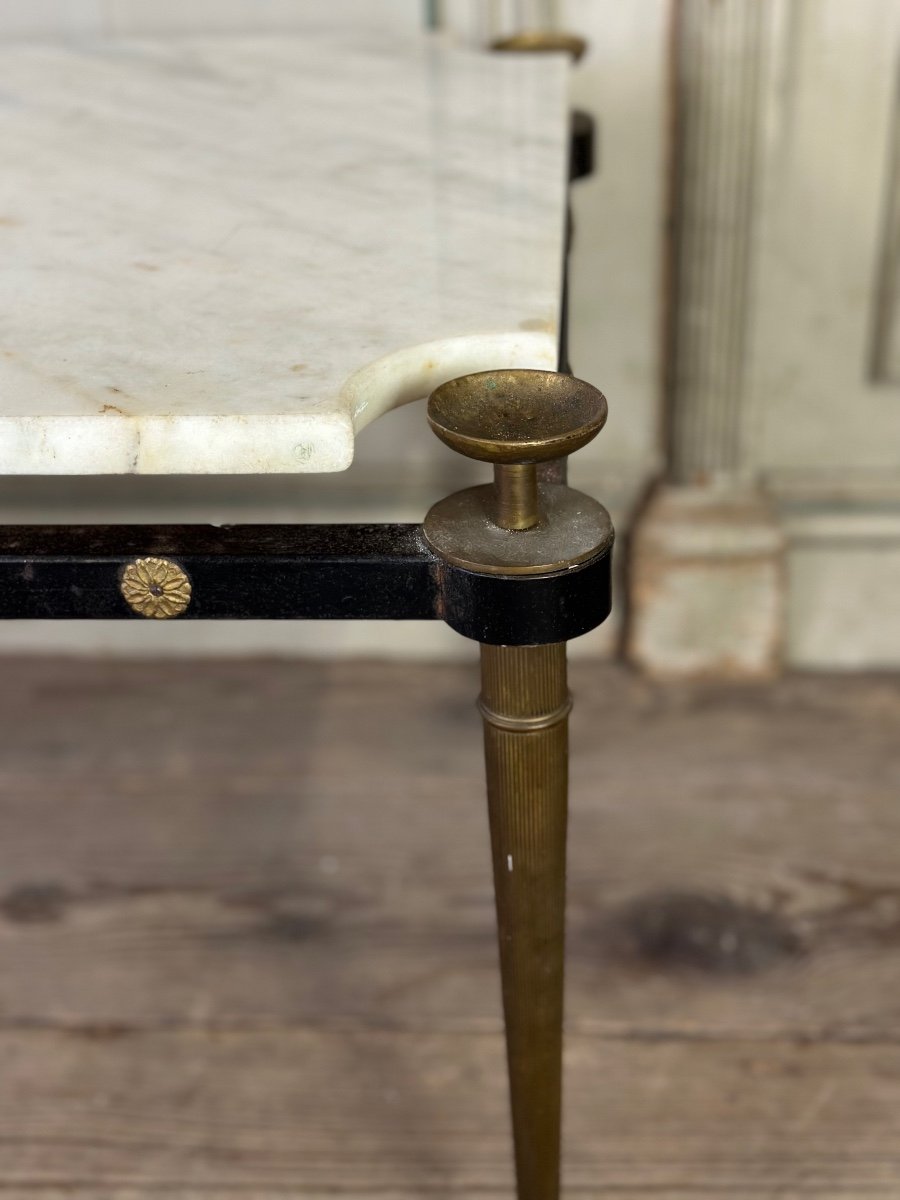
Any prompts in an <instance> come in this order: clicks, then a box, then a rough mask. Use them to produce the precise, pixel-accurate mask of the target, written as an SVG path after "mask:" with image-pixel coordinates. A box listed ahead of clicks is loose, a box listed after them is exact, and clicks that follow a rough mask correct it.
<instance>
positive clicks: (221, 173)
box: [0, 31, 567, 474]
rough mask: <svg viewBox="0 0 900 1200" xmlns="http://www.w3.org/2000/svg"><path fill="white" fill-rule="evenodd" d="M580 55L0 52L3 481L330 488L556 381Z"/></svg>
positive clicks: (336, 44) (323, 40)
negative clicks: (435, 428) (573, 79)
mask: <svg viewBox="0 0 900 1200" xmlns="http://www.w3.org/2000/svg"><path fill="white" fill-rule="evenodd" d="M566 73H567V65H566V63H565V61H564V60H563V59H561V58H558V57H556V56H553V57H552V58H546V57H540V56H537V57H528V56H518V55H516V56H513V55H509V56H492V55H489V54H481V53H477V52H474V51H469V50H459V49H453V48H450V47H448V46H445V45H443V44H441V43H438V42H435V41H429V40H428V39H427V38H424V37H423V38H422V39H421V40H411V41H408V42H403V41H400V42H397V41H396V40H392V41H388V40H387V39H379V38H378V37H377V36H376V37H374V38H373V37H371V35H370V36H369V37H368V38H367V39H365V38H364V39H359V38H357V39H356V40H354V38H353V37H343V38H342V37H338V36H333V35H332V36H329V35H325V34H323V33H321V31H320V32H318V33H317V34H316V35H315V36H309V37H281V38H274V37H265V38H234V37H220V38H205V39H178V40H171V41H162V40H160V41H144V40H142V41H134V42H132V41H126V42H116V41H109V42H101V43H91V44H84V45H78V44H73V45H67V46H65V45H64V46H55V47H54V46H49V45H37V44H35V45H28V44H19V45H10V46H6V47H3V48H0V146H2V169H0V264H2V266H0V472H3V473H18V474H23V473H30V474H45V473H53V474H87V473H121V472H142V473H157V474H160V473H162V474H165V473H191V472H201V473H202V472H215V473H240V472H258V473H262V472H295V471H333V470H340V469H342V468H344V467H346V466H347V465H348V464H349V463H350V461H351V458H352V454H353V441H354V435H355V433H357V432H358V431H359V430H360V429H361V428H363V427H364V426H365V425H366V424H367V423H368V422H369V421H371V420H372V419H373V418H375V417H376V416H378V415H379V414H380V413H382V412H384V411H386V410H388V409H390V408H392V407H395V406H396V405H398V404H401V403H405V402H406V401H408V400H412V399H417V398H419V397H421V396H424V395H425V394H427V392H428V391H429V390H430V389H431V388H432V387H433V386H435V385H436V384H437V383H438V382H440V381H442V380H443V379H446V378H449V377H451V376H453V375H457V374H462V373H464V372H466V371H470V370H481V369H490V368H493V367H505V366H524V367H544V368H552V367H554V366H555V363H556V347H557V335H558V314H559V308H560V279H561V267H562V252H563V229H564V208H565V166H566V150H567V119H566Z"/></svg>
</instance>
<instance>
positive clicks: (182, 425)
mask: <svg viewBox="0 0 900 1200" xmlns="http://www.w3.org/2000/svg"><path fill="white" fill-rule="evenodd" d="M557 365H558V345H557V337H556V332H555V331H552V332H551V331H546V332H544V331H540V332H537V331H529V332H520V333H501V334H475V335H468V336H463V337H456V338H447V339H441V340H438V341H434V342H426V343H423V344H421V345H418V346H411V347H407V348H405V349H402V350H397V351H394V352H392V353H391V354H387V355H385V356H384V357H383V358H379V359H376V360H375V361H374V362H372V363H369V364H368V365H367V366H365V367H362V368H361V369H360V370H358V371H356V372H355V373H354V374H353V375H351V376H350V378H349V379H348V380H347V382H346V383H345V384H344V387H343V388H342V390H341V393H340V399H341V401H342V403H343V406H344V411H343V412H333V413H322V412H319V413H315V414H309V413H299V412H298V413H266V414H259V415H247V414H233V415H230V414H224V413H210V414H208V415H204V414H190V415H188V414H179V415H173V416H129V415H125V414H121V415H118V414H115V413H110V412H105V413H102V414H100V413H95V414H85V415H84V416H73V415H71V414H69V415H66V416H58V417H54V416H48V415H41V416H35V417H26V416H7V417H4V416H0V474H4V475H270V474H303V473H325V472H334V471H343V470H346V469H347V467H349V466H350V464H351V462H352V461H353V443H354V437H355V435H356V434H357V433H359V431H360V430H362V429H364V428H365V427H366V425H368V424H370V423H371V422H372V421H374V420H375V419H376V418H377V417H379V416H382V415H383V414H384V413H386V412H389V411H391V410H392V409H394V408H398V407H400V406H401V405H403V404H409V403H411V402H413V401H415V400H421V399H425V398H426V397H427V396H428V395H429V393H430V392H432V391H433V390H434V389H435V388H436V387H438V385H439V384H441V383H445V382H446V381H447V380H448V379H454V378H456V377H457V376H459V375H466V374H469V373H470V372H474V371H490V370H503V369H507V368H511V367H517V368H524V369H532V370H550V371H553V370H556V369H557ZM422 419H423V420H424V419H425V418H424V414H423V418H422Z"/></svg>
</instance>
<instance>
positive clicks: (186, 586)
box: [119, 558, 191, 621]
mask: <svg viewBox="0 0 900 1200" xmlns="http://www.w3.org/2000/svg"><path fill="white" fill-rule="evenodd" d="M119 587H120V589H121V592H122V595H123V596H124V597H125V599H126V601H127V602H128V604H129V605H130V606H131V608H133V609H134V611H135V612H136V613H140V615H141V616H142V617H153V618H155V619H156V620H157V621H165V620H166V619H167V618H169V617H180V616H181V614H182V613H183V612H184V611H185V609H186V608H187V606H188V605H189V604H190V602H191V581H190V579H189V578H188V576H187V572H186V571H184V570H182V568H181V567H179V566H178V564H177V563H173V562H172V561H171V560H170V559H168V558H136V559H135V560H134V562H132V563H129V564H128V566H127V567H126V568H125V570H124V571H123V572H122V581H121V583H120V584H119Z"/></svg>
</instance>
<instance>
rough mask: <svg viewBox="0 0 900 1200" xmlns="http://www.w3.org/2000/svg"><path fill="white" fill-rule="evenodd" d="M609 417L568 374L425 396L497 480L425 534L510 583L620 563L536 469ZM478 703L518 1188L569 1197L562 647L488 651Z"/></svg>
mask: <svg viewBox="0 0 900 1200" xmlns="http://www.w3.org/2000/svg"><path fill="white" fill-rule="evenodd" d="M605 420H606V401H605V400H604V398H603V396H602V394H601V393H600V392H598V391H597V389H596V388H593V387H591V385H590V384H587V383H584V382H583V381H582V380H578V379H573V378H572V377H571V376H569V375H563V374H555V373H553V372H549V371H530V370H505V371H481V372H477V373H475V374H472V375H464V376H462V377H460V378H459V379H451V380H450V381H449V382H447V383H445V384H442V385H441V386H440V387H439V388H437V389H436V390H435V391H434V392H432V394H431V396H430V397H429V400H428V421H429V424H430V425H431V428H432V429H433V430H434V432H435V433H436V434H437V435H438V437H439V438H440V439H441V441H443V442H444V443H445V444H446V445H448V446H450V447H451V448H452V449H454V450H458V451H459V452H460V453H461V454H465V455H467V456H468V457H469V458H475V459H479V460H481V461H483V462H490V463H493V464H494V486H493V488H484V487H482V488H469V489H467V490H466V491H463V492H458V493H457V494H456V495H454V496H449V497H447V499H446V500H443V501H438V503H437V504H435V505H434V506H433V507H432V508H431V509H430V510H429V512H428V515H427V516H426V518H425V521H424V522H423V526H422V531H423V534H424V536H425V539H426V541H427V542H428V544H429V546H430V547H431V549H432V551H433V552H434V553H435V554H436V555H438V556H439V558H441V559H443V560H444V562H445V563H447V564H450V565H452V566H453V567H455V568H462V569H464V570H466V571H471V572H474V573H476V574H478V573H480V574H482V575H485V576H487V575H505V576H507V578H508V577H510V576H516V575H521V576H523V578H524V576H526V575H532V576H534V575H538V574H542V575H545V576H546V577H547V578H552V577H553V576H554V575H556V574H558V573H559V572H562V571H569V570H572V569H577V567H578V564H579V563H584V562H587V561H589V560H591V559H593V558H595V556H598V555H607V556H608V554H609V550H610V547H611V545H612V525H611V524H610V521H609V514H608V513H607V512H606V510H605V509H604V508H603V507H602V506H601V505H598V504H597V503H596V501H593V500H590V499H589V498H588V497H587V496H583V495H581V493H579V492H573V491H571V490H570V489H568V488H566V487H564V486H563V485H562V483H561V482H555V483H550V484H548V482H547V481H546V480H544V481H541V480H540V478H539V474H538V467H539V466H546V465H547V464H548V463H550V462H552V461H553V460H557V459H560V458H562V457H564V456H565V455H567V454H572V453H573V452H574V451H576V450H578V449H579V448H580V447H581V446H584V445H586V444H587V443H588V442H589V441H590V440H591V438H592V437H594V436H595V435H596V434H597V433H598V432H599V431H600V429H602V427H603V423H604V421H605ZM598 599H599V596H598ZM608 611H609V609H608V605H607V607H606V612H608ZM604 615H605V613H603V614H601V615H600V616H599V620H602V619H603V616H604ZM515 632H517V631H516V630H515V629H513V631H512V633H511V634H509V635H507V636H509V637H510V640H514V637H513V635H514V633H515ZM519 632H521V631H519ZM484 636H485V637H488V636H489V634H488V631H487V630H486V631H485V634H484ZM525 636H526V637H527V636H528V635H527V634H526V635H525ZM561 636H563V637H565V636H567V635H566V634H565V633H562V634H561ZM481 712H482V716H483V717H484V744H485V757H486V761H487V790H488V810H489V814H490V825H491V846H492V848H493V862H494V890H495V893H496V897H497V923H498V928H499V934H500V973H501V976H502V983H503V1011H504V1016H505V1019H506V1051H507V1059H508V1062H509V1087H510V1098H511V1101H512V1123H513V1139H514V1142H515V1159H516V1180H517V1194H518V1198H519V1200H558V1197H559V1165H560V1115H561V1091H562V1019H563V954H564V940H565V888H566V823H567V812H566V806H567V793H568V766H569V764H568V752H569V750H568V713H569V694H568V691H567V689H566V645H565V642H556V643H551V644H549V645H541V646H503V645H499V646H498V645H482V647H481Z"/></svg>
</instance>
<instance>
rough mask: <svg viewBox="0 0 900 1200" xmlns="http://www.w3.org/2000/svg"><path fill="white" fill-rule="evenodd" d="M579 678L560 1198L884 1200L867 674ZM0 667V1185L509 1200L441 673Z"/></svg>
mask: <svg viewBox="0 0 900 1200" xmlns="http://www.w3.org/2000/svg"><path fill="white" fill-rule="evenodd" d="M572 675H573V685H574V689H575V692H576V697H577V701H578V703H577V705H576V709H575V714H574V718H573V742H574V746H573V749H574V761H573V796H572V822H571V870H570V886H569V891H570V921H569V967H570V971H569V990H568V1000H567V1024H568V1030H569V1040H568V1048H567V1056H568V1069H569V1074H568V1085H567V1086H568V1092H567V1115H566V1135H567V1136H566V1180H567V1186H568V1189H569V1192H570V1193H573V1194H583V1195H596V1194H602V1195H603V1196H604V1197H610V1198H612V1200H617V1198H618V1200H624V1198H625V1197H626V1196H627V1197H634V1196H635V1195H647V1196H657V1197H658V1196H660V1195H665V1196H666V1197H667V1200H668V1198H671V1200H679V1198H680V1200H688V1198H691V1200H694V1198H695V1197H697V1198H698V1200H699V1197H703V1198H704V1200H709V1198H710V1197H717V1196H721V1197H723V1198H725V1197H727V1198H728V1200H750V1198H751V1197H752V1198H753V1200H761V1198H768V1197H772V1200H774V1198H775V1197H778V1198H779V1200H790V1198H793V1197H795V1196H796V1197H798V1198H799V1197H801V1196H803V1197H809V1196H816V1197H817V1198H820V1200H838V1198H840V1200H850V1198H851V1197H852V1198H854V1200H855V1198H856V1197H859V1198H860V1200H861V1198H862V1197H872V1196H884V1197H887V1196H892V1197H893V1196H896V1195H897V1194H900V1128H898V1126H900V1007H898V1003H897V996H898V995H900V805H898V803H897V801H898V797H900V738H898V734H897V730H898V728H900V681H898V680H896V679H891V678H887V677H885V678H880V679H879V678H872V679H863V678H860V679H845V678H842V679H839V680H836V679H829V678H794V679H788V680H785V681H784V682H782V683H780V684H778V685H776V686H774V687H772V688H763V689H753V688H744V689H731V688H695V689H689V688H675V687H672V688H659V687H654V686H651V685H649V684H646V683H643V682H641V681H640V680H638V679H636V678H634V677H632V676H629V675H628V674H626V673H624V672H621V671H618V670H615V669H613V668H608V667H600V666H597V665H596V664H587V663H576V664H575V665H574V667H573V671H572ZM0 679H2V684H3V686H2V689H0V1197H2V1196H3V1195H18V1194H21V1195H22V1196H23V1197H28V1198H29V1200H51V1197H53V1198H54V1200H56V1197H61V1196H62V1195H65V1196H72V1195H75V1196H77V1197H81V1200H87V1198H88V1197H102V1198H103V1200H114V1198H116V1200H137V1197H141V1200H146V1198H147V1197H148V1196H149V1195H150V1194H155V1193H159V1192H163V1193H165V1194H166V1195H167V1196H171V1197H175V1198H176V1200H178V1198H183V1200H189V1198H190V1200H194V1198H195V1197H199V1196H203V1197H208V1196H210V1195H219V1194H221V1195H232V1194H241V1195H245V1196H247V1197H250V1196H252V1197H254V1198H256V1200H274V1197H275V1196H279V1197H280V1196H284V1195H287V1194H290V1195H302V1196H303V1197H304V1200H310V1198H311V1197H314V1196H318V1195H322V1196H324V1195H326V1194H327V1195H333V1194H334V1193H335V1192H337V1193H339V1194H343V1195H347V1196H364V1195H372V1194H377V1195H378V1196H379V1197H381V1200H412V1197H413V1196H422V1195H429V1196H439V1195H447V1196H450V1195H454V1196H458V1195H461V1194H465V1195H466V1196H468V1197H471V1200H486V1197H487V1196H488V1195H490V1196H495V1195H497V1194H498V1192H499V1193H500V1194H503V1195H509V1194H510V1193H509V1189H510V1187H511V1183H510V1171H509V1143H508V1122H507V1117H506V1107H505V1092H504V1088H505V1082H504V1075H503V1069H502V1056H501V1049H500V1047H501V1041H500V1005H499V983H498V978H497V966H496V949H495V942H494V926H493V920H494V918H493V907H492V898H491V890H490V865H489V857H488V845H487V824H486V817H485V812H484V802H483V784H482V775H481V746H480V733H479V725H478V718H477V714H476V713H475V711H474V707H473V700H474V690H475V687H476V683H475V679H476V672H475V669H474V662H473V669H472V670H471V671H470V670H467V669H466V668H464V667H453V666H445V667H439V668H433V667H415V666H408V665H402V666H399V665H397V666H385V665H377V664H371V663H369V664H366V663H338V664H334V665H328V664H324V663H312V664H302V663H274V662H268V663H262V662H232V663H221V662H220V663H214V662H204V663H193V664H192V663H173V662H166V663H147V662H141V663H122V662H92V661H85V662H60V661H51V660H45V661H40V660H31V661H29V660H21V661H17V660H7V661H4V662H3V663H2V664H0ZM379 1089H380V1090H379Z"/></svg>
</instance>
